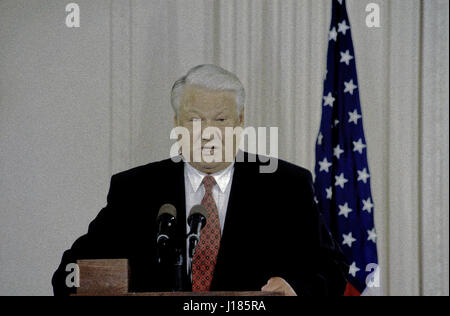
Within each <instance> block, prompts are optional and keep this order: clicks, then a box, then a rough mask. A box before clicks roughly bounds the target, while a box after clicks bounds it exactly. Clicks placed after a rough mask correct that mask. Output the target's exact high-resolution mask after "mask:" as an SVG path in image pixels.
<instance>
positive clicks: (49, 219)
mask: <svg viewBox="0 0 450 316" xmlns="http://www.w3.org/2000/svg"><path fill="white" fill-rule="evenodd" d="M75 2H77V3H78V4H79V5H80V10H81V27H80V28H79V29H68V28H66V27H65V25H64V19H65V11H64V8H65V5H66V2H65V1H57V0H53V1H51V0H49V1H37V0H35V1H24V0H20V1H18V0H2V1H0V49H1V50H2V51H1V54H0V167H1V168H0V218H1V221H0V228H1V229H0V237H1V240H2V242H1V244H0V295H2V294H3V295H5V294H50V293H51V287H50V283H49V282H50V277H51V273H52V272H53V270H54V269H55V268H56V266H57V264H58V262H59V260H60V256H61V254H62V251H63V250H64V249H66V248H67V247H69V246H70V245H71V243H72V242H73V241H74V239H75V238H76V237H77V236H79V235H81V234H83V233H84V232H85V231H86V229H87V225H88V223H89V221H90V220H92V219H93V218H94V217H95V215H96V214H97V213H98V211H99V209H100V208H101V207H102V206H103V205H104V204H105V198H106V192H107V189H108V185H109V178H110V176H111V175H112V174H114V173H116V172H118V171H121V170H125V169H128V168H130V167H133V166H137V165H140V164H145V163H148V162H151V161H154V160H159V159H165V158H166V157H167V156H168V154H169V149H170V146H171V144H172V143H171V141H170V140H169V133H170V129H171V128H172V124H173V113H172V110H171V108H170V105H169V91H170V88H171V85H172V84H173V82H174V81H175V80H176V79H177V78H178V77H180V76H181V75H183V74H184V73H185V72H186V71H187V70H188V69H189V68H191V67H193V66H195V65H198V64H202V63H215V64H219V65H221V66H223V67H224V68H226V69H228V70H230V71H233V72H235V73H236V74H237V75H238V76H239V77H240V78H241V80H242V82H243V84H244V86H245V87H246V92H247V96H248V98H247V101H246V124H247V125H249V126H278V127H279V128H280V130H279V136H280V138H279V154H280V157H281V158H283V159H286V160H289V161H291V162H294V163H296V164H299V165H302V166H304V167H306V168H308V169H310V170H313V169H314V162H315V157H314V152H315V150H314V144H315V139H316V136H317V133H318V129H319V123H320V115H321V98H322V80H323V76H324V72H325V62H326V51H327V44H328V42H327V39H328V38H327V31H328V28H329V23H330V15H331V0H151V1H149V0H145V1H144V0H103V1H100V0H99V1H87V0H80V1H75ZM371 2H373V3H377V4H378V5H379V6H380V17H381V26H380V28H368V27H367V26H366V23H365V20H366V16H367V14H368V13H367V12H366V11H365V9H366V6H367V4H369V3H371ZM347 8H348V11H349V15H350V23H351V25H352V32H353V41H354V45H355V52H356V53H355V54H356V60H357V70H358V75H359V92H360V95H361V104H362V111H363V122H364V127H365V134H366V138H367V142H368V159H369V167H370V169H371V181H372V190H373V191H372V193H373V197H374V202H375V221H376V227H377V230H378V250H379V261H380V267H381V284H382V291H383V294H385V295H448V294H449V285H448V280H449V263H448V258H449V254H448V250H449V244H448V240H449V238H448V236H449V232H448V226H449V200H448V196H449V193H448V192H449V181H448V162H449V147H448V144H449V139H448V135H449V129H448V126H449V124H448V122H449V121H448V119H449V117H448V111H449V110H448V106H449V94H448V82H449V81H448V79H449V78H448V70H449V64H448V57H449V51H448V43H449V39H448V36H449V35H448V19H449V16H448V11H449V3H448V1H447V0H424V1H419V0H390V1H389V0H372V1H367V0H351V1H347ZM274 198H276V197H274ZM299 252H301V249H299Z"/></svg>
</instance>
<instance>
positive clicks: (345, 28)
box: [338, 20, 350, 35]
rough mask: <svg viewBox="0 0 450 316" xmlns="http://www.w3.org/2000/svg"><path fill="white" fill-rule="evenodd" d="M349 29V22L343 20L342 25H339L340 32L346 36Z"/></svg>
mask: <svg viewBox="0 0 450 316" xmlns="http://www.w3.org/2000/svg"><path fill="white" fill-rule="evenodd" d="M349 29H350V26H348V25H347V21H345V20H343V21H342V22H341V23H338V32H340V33H342V34H344V35H345V34H346V33H347V31H348V30H349Z"/></svg>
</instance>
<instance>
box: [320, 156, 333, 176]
mask: <svg viewBox="0 0 450 316" xmlns="http://www.w3.org/2000/svg"><path fill="white" fill-rule="evenodd" d="M319 165H320V170H319V172H321V171H325V172H326V173H328V172H330V167H331V165H332V163H331V162H329V161H328V160H327V158H326V157H325V159H324V160H323V161H319Z"/></svg>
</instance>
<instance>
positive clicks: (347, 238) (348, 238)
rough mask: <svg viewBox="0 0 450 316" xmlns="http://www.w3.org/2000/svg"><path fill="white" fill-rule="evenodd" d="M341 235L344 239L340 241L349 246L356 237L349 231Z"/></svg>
mask: <svg viewBox="0 0 450 316" xmlns="http://www.w3.org/2000/svg"><path fill="white" fill-rule="evenodd" d="M342 237H343V238H344V241H343V242H342V245H347V246H349V247H350V248H352V244H353V243H354V242H355V241H356V239H355V238H353V235H352V233H351V232H350V233H349V234H348V235H346V234H342Z"/></svg>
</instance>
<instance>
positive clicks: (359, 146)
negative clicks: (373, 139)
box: [353, 138, 367, 154]
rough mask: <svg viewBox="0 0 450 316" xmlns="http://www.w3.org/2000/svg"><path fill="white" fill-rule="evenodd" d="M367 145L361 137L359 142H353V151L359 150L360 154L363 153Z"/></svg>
mask: <svg viewBox="0 0 450 316" xmlns="http://www.w3.org/2000/svg"><path fill="white" fill-rule="evenodd" d="M366 147H367V146H366V145H365V144H363V142H362V138H360V139H359V140H358V141H357V142H353V151H357V152H359V153H360V154H362V153H363V150H364V148H366Z"/></svg>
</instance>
